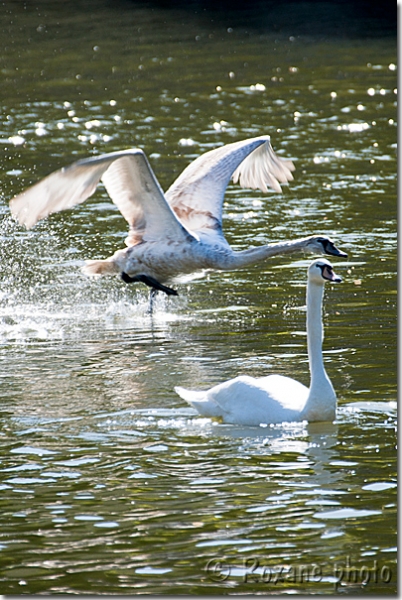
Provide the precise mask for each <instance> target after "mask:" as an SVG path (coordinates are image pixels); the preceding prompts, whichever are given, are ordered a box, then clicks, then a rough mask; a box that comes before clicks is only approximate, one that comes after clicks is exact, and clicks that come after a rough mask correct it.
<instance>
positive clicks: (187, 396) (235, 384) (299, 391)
mask: <svg viewBox="0 0 402 600" xmlns="http://www.w3.org/2000/svg"><path fill="white" fill-rule="evenodd" d="M326 281H332V282H334V283H339V282H340V281H341V278H340V277H338V276H337V275H336V274H335V273H334V270H333V268H332V265H331V263H330V262H329V261H328V260H326V259H318V260H315V261H314V262H313V263H312V264H311V265H310V266H309V269H308V281H307V349H308V357H309V366H310V376H311V381H310V387H309V388H307V387H306V386H305V385H303V384H302V383H299V382H298V381H296V380H294V379H291V378H290V377H284V376H282V375H268V376H267V377H259V378H254V377H249V376H247V375H241V376H239V377H236V378H235V379H231V380H229V381H225V382H224V383H221V384H219V385H216V386H214V387H213V388H211V389H209V390H206V391H193V390H187V389H184V388H182V387H176V388H175V391H176V392H177V393H178V394H179V396H181V397H182V398H183V399H184V400H186V401H187V402H189V403H190V404H191V405H192V406H193V407H194V408H195V409H196V410H197V411H198V412H199V413H200V414H201V415H204V416H206V417H214V418H220V419H221V420H222V421H223V422H224V423H233V424H239V425H249V426H258V425H260V424H271V423H282V422H285V421H331V420H333V419H334V418H335V412H336V395H335V391H334V388H333V387H332V383H331V381H330V379H329V377H328V375H327V373H326V371H325V368H324V362H323V355H322V341H323V325H322V315H321V312H322V300H323V293H324V284H325V282H326Z"/></svg>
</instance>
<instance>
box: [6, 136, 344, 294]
mask: <svg viewBox="0 0 402 600" xmlns="http://www.w3.org/2000/svg"><path fill="white" fill-rule="evenodd" d="M293 170H294V165H293V163H292V161H290V160H284V159H281V158H279V157H278V156H277V155H276V154H275V152H274V150H273V148H272V146H271V143H270V137H269V136H268V135H264V136H260V137H256V138H251V139H247V140H243V141H241V142H235V143H232V144H227V145H226V146H222V147H219V148H216V149H214V150H211V151H209V152H207V153H205V154H203V155H201V156H199V157H198V158H197V159H196V160H195V161H194V162H192V163H191V164H190V165H189V166H188V167H187V168H186V169H184V171H183V173H182V174H181V175H180V176H179V177H178V179H177V180H176V181H175V182H174V183H173V185H172V186H171V187H170V188H169V189H168V191H167V192H166V193H165V194H164V193H163V191H162V189H161V187H160V185H159V183H158V181H157V179H156V177H155V175H154V172H153V171H152V169H151V167H150V165H149V163H148V160H147V158H146V156H145V154H144V152H143V151H142V150H140V149H138V148H133V149H130V150H123V151H120V152H111V153H110V154H103V155H101V156H95V157H90V158H84V159H83V160H78V161H77V162H75V163H73V164H72V165H70V166H68V167H65V168H63V169H60V170H58V171H55V172H54V173H52V174H51V175H48V176H47V177H45V178H44V179H43V180H42V181H39V182H38V183H36V184H35V185H33V186H32V187H30V188H28V189H27V190H26V191H24V192H22V193H21V194H19V195H17V196H15V197H14V198H13V199H12V200H11V201H10V209H11V212H12V214H13V215H14V216H15V217H16V218H17V219H18V221H19V222H20V223H21V224H24V225H25V226H26V227H27V228H30V227H33V226H34V225H35V224H36V223H37V222H38V221H39V220H40V219H43V218H45V217H47V216H48V215H49V214H51V213H54V212H58V211H61V210H64V209H66V208H71V207H73V206H75V205H76V204H80V203H81V202H84V201H85V200H86V199H87V198H89V197H90V196H91V195H92V194H93V193H94V191H95V189H96V186H97V185H98V183H99V181H100V180H102V182H103V184H104V185H105V187H106V190H107V192H108V194H109V196H110V198H111V199H112V201H113V202H114V204H115V205H116V206H117V208H118V209H119V210H120V212H121V214H122V215H123V217H124V218H125V219H126V221H127V222H128V224H129V226H130V230H129V235H128V237H127V239H126V241H125V242H126V245H127V246H128V248H126V249H124V250H118V251H117V252H115V253H114V254H113V256H111V257H110V258H107V259H106V260H89V261H87V262H86V265H85V266H84V267H83V271H84V273H86V274H87V275H112V274H120V276H121V277H122V279H123V281H125V282H126V283H133V282H137V281H142V282H143V283H145V284H147V285H148V286H150V287H151V288H152V291H153V292H154V293H155V290H161V291H163V292H165V293H166V294H174V295H177V292H176V291H175V290H173V289H171V288H170V287H167V286H165V285H163V284H165V283H169V282H172V281H174V280H175V279H177V277H180V276H182V275H186V274H187V275H188V274H191V273H194V272H197V271H202V270H207V269H217V270H221V271H227V270H234V269H240V268H242V267H246V266H248V265H252V264H254V263H256V262H258V261H261V260H264V259H266V258H269V257H271V256H275V255H277V254H288V253H290V252H296V251H301V250H305V251H308V252H312V253H315V254H330V255H334V256H346V254H345V253H344V252H342V251H341V250H338V248H336V246H335V245H334V243H333V242H332V240H330V239H329V238H327V237H325V236H321V235H314V236H310V237H306V238H302V239H298V240H294V241H285V242H281V243H278V244H270V245H265V246H260V247H256V248H250V249H248V250H243V251H241V252H235V251H233V250H232V248H231V247H230V246H229V244H228V242H227V241H226V239H225V237H224V235H223V232H222V204H223V198H224V194H225V190H226V187H227V185H228V183H229V181H230V179H231V178H232V179H233V181H234V182H235V183H236V182H238V183H239V184H240V186H241V187H249V188H252V189H257V188H258V189H260V190H262V191H263V192H267V191H268V186H269V187H270V188H272V189H274V190H275V191H276V192H281V187H280V185H279V184H280V183H286V182H288V181H291V180H292V179H293V177H292V173H291V171H293Z"/></svg>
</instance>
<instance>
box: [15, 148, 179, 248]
mask: <svg viewBox="0 0 402 600" xmlns="http://www.w3.org/2000/svg"><path fill="white" fill-rule="evenodd" d="M100 180H102V182H103V183H104V185H105V187H106V190H107V192H108V194H109V196H110V197H111V199H112V201H113V202H114V204H115V205H116V206H117V208H118V209H119V210H120V212H121V214H122V215H123V217H124V218H125V219H126V221H127V222H128V224H129V225H130V233H129V237H128V241H127V243H128V245H132V244H133V243H138V242H140V241H141V240H142V239H153V240H157V239H161V238H162V239H165V238H166V237H168V238H175V239H185V238H186V237H189V236H190V234H189V232H188V231H187V230H186V228H185V227H184V226H183V225H182V224H181V223H180V222H179V220H178V219H177V217H176V216H175V214H174V213H173V211H172V209H171V207H170V206H169V205H168V203H167V202H166V199H165V197H164V194H163V191H162V189H161V187H160V185H159V183H158V181H157V179H156V177H155V175H154V173H153V171H152V169H151V167H150V165H149V163H148V160H147V158H146V156H145V154H144V152H143V151H142V150H140V149H137V148H133V149H129V150H123V151H121V152H111V153H109V154H104V155H102V156H94V157H90V158H84V159H82V160H78V161H76V162H75V163H73V164H71V165H70V166H68V167H63V168H62V169H59V170H58V171H55V172H53V173H51V174H50V175H48V176H47V177H45V178H44V179H42V180H41V181H39V182H38V183H36V184H34V185H33V186H31V187H29V188H28V189H27V190H25V191H24V192H22V193H21V194H19V195H17V196H15V197H14V198H13V199H12V200H11V201H10V209H11V212H12V214H13V215H14V216H15V217H16V218H17V219H18V221H19V222H20V223H21V224H23V225H25V226H26V227H27V228H31V227H33V226H34V225H35V224H36V223H37V222H38V221H39V220H41V219H43V218H45V217H47V216H48V215H50V214H51V213H55V212H59V211H62V210H65V209H67V208H72V207H73V206H76V205H77V204H80V203H82V202H84V201H85V200H86V199H87V198H89V197H90V196H91V195H92V194H93V193H94V192H95V189H96V187H97V185H98V183H99V182H100Z"/></svg>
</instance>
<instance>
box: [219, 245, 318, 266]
mask: <svg viewBox="0 0 402 600" xmlns="http://www.w3.org/2000/svg"><path fill="white" fill-rule="evenodd" d="M310 240H311V238H301V239H298V240H293V241H286V242H279V243H277V244H267V245H265V246H258V247H257V248H249V249H248V250H242V251H240V252H233V253H232V255H231V257H230V265H229V266H226V267H225V268H226V269H228V268H229V269H241V268H242V267H247V266H249V265H253V264H255V263H257V262H260V261H262V260H265V259H266V258H270V257H271V256H276V255H278V254H291V253H292V252H301V251H302V250H305V249H306V247H307V244H308V241H310Z"/></svg>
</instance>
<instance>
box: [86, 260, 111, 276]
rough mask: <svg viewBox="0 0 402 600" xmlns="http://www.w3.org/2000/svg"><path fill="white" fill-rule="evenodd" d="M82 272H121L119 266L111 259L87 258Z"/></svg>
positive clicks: (98, 273)
mask: <svg viewBox="0 0 402 600" xmlns="http://www.w3.org/2000/svg"><path fill="white" fill-rule="evenodd" d="M82 272H83V273H84V274H85V275H89V276H94V275H116V274H117V273H120V269H119V267H118V266H117V265H116V263H115V262H114V261H112V260H110V259H108V260H87V261H86V263H85V266H83V267H82Z"/></svg>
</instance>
